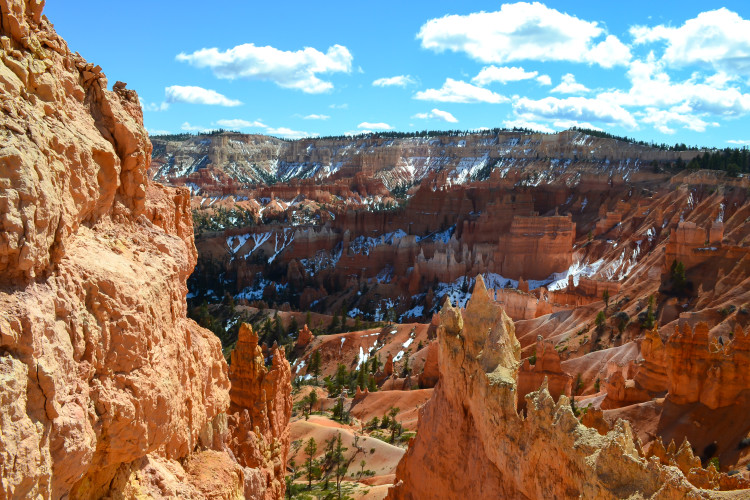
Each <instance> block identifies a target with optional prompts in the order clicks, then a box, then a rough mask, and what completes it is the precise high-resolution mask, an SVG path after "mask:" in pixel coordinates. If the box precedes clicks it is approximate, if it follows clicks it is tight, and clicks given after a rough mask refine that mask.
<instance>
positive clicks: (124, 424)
mask: <svg viewBox="0 0 750 500" xmlns="http://www.w3.org/2000/svg"><path fill="white" fill-rule="evenodd" d="M43 5H44V2H43V1H37V0H34V1H32V0H0V13H1V14H0V88H1V89H2V91H0V105H1V106H2V109H3V112H2V113H0V401H2V403H1V404H0V429H1V431H0V498H101V497H103V496H114V497H116V498H119V497H123V498H162V497H171V498H196V499H198V498H242V497H243V496H244V494H245V488H244V484H243V483H244V481H245V472H244V471H243V469H242V467H240V466H239V465H237V463H236V462H235V461H234V459H233V458H232V456H231V455H230V454H229V453H227V452H226V451H224V450H222V449H221V434H222V433H224V432H226V416H225V415H224V413H223V412H224V411H225V410H226V409H227V408H228V407H229V402H230V401H229V378H228V373H227V364H226V362H225V361H224V358H223V356H222V353H221V346H220V343H219V340H218V339H217V338H216V337H215V336H214V335H213V334H212V333H211V332H209V331H208V330H205V329H203V328H200V327H198V325H196V324H195V322H193V321H192V320H189V319H187V318H186V305H185V295H186V293H187V287H186V284H185V283H186V279H187V277H188V275H189V274H190V273H191V271H192V270H193V268H194V266H195V262H196V251H195V246H194V243H193V228H192V219H191V215H190V205H189V195H188V192H187V190H180V191H176V190H173V189H167V188H165V187H163V186H161V185H158V184H152V183H150V182H149V181H148V180H147V175H146V172H147V169H148V167H149V158H150V154H151V144H150V142H149V139H148V136H147V134H146V131H145V129H144V128H143V123H142V114H141V109H140V105H139V102H138V96H137V95H136V93H135V92H134V91H131V90H127V89H126V88H125V84H123V83H119V82H118V83H116V84H115V85H114V86H113V88H112V90H107V80H106V77H105V76H104V74H103V73H102V71H101V68H99V67H98V66H95V65H93V64H90V63H87V62H86V61H85V60H84V59H83V58H82V57H81V56H79V55H78V54H76V53H71V51H70V50H69V49H68V47H67V45H66V43H65V42H64V41H63V40H62V39H61V38H60V37H59V36H58V35H57V34H56V33H55V31H54V29H53V28H52V25H51V24H50V23H49V21H48V20H47V19H46V18H45V17H44V16H42V7H43ZM212 447H213V448H216V449H215V450H211V449H209V448H212Z"/></svg>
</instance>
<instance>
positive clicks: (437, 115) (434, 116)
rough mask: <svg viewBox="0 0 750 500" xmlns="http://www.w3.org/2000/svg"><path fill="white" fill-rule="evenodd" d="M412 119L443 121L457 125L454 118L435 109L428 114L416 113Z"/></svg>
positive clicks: (445, 112)
mask: <svg viewBox="0 0 750 500" xmlns="http://www.w3.org/2000/svg"><path fill="white" fill-rule="evenodd" d="M413 118H419V119H421V120H443V121H444V122H448V123H458V120H457V119H456V117H455V116H453V115H452V114H450V113H449V112H447V111H441V110H439V109H437V108H433V109H432V111H430V112H428V113H417V114H416V115H414V116H413Z"/></svg>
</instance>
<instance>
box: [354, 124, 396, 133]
mask: <svg viewBox="0 0 750 500" xmlns="http://www.w3.org/2000/svg"><path fill="white" fill-rule="evenodd" d="M357 128H360V129H374V130H391V129H393V127H392V126H390V125H388V124H387V123H383V122H375V123H373V122H362V123H360V124H359V125H357ZM364 132H368V133H369V132H371V130H366V131H362V132H360V133H364Z"/></svg>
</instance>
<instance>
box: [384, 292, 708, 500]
mask: <svg viewBox="0 0 750 500" xmlns="http://www.w3.org/2000/svg"><path fill="white" fill-rule="evenodd" d="M440 318H441V324H440V326H439V327H438V342H439V348H440V350H439V359H440V362H439V365H440V383H439V384H438V386H437V387H436V388H435V392H434V393H433V397H432V399H431V400H430V401H429V402H428V403H427V404H426V405H425V407H424V408H423V410H422V412H421V414H420V421H419V427H418V432H417V437H416V438H415V439H414V441H413V442H412V443H411V444H410V447H409V450H408V451H407V453H406V455H404V457H403V458H402V460H401V462H400V463H399V466H398V469H397V472H396V484H395V486H394V487H392V488H391V489H390V490H389V495H388V498H390V499H439V498H453V497H456V498H458V497H461V498H477V499H484V498H487V499H489V498H518V499H526V498H612V499H614V498H629V497H633V498H635V497H638V498H641V497H645V498H674V499H677V498H686V497H692V498H711V497H712V496H716V497H717V498H718V495H720V494H717V493H715V492H713V491H708V490H700V489H698V488H697V487H695V486H693V485H692V484H691V483H690V482H688V480H687V479H686V477H685V475H684V473H683V471H681V470H680V469H679V468H677V467H669V466H663V465H661V464H660V463H659V462H658V461H657V460H653V459H651V460H649V459H646V458H645V457H644V456H643V453H642V451H641V450H640V447H639V446H638V444H637V443H635V442H634V438H633V432H632V430H631V429H630V426H629V425H628V424H627V423H626V422H624V421H618V423H617V424H616V426H615V429H614V430H613V431H611V432H609V433H607V434H606V435H600V434H599V432H597V431H596V430H595V429H590V428H588V427H585V426H583V425H582V424H580V423H579V422H578V421H577V419H576V418H575V416H574V415H573V412H572V410H571V409H570V406H569V400H568V398H567V397H565V396H562V397H560V400H559V401H558V403H557V404H555V402H554V401H553V399H552V397H551V396H550V394H549V391H548V390H547V388H546V387H543V388H542V389H541V390H539V391H537V392H534V393H531V394H529V395H528V396H527V397H526V403H527V415H526V417H525V418H522V417H520V416H519V415H518V413H517V411H516V405H515V399H516V394H515V393H516V388H517V386H516V382H515V379H516V375H517V372H518V366H519V353H520V346H519V344H518V341H517V340H516V337H515V329H514V326H513V322H512V321H511V320H510V319H509V318H508V317H507V315H505V313H504V312H503V311H502V309H501V308H500V306H498V305H496V304H495V303H494V302H492V301H491V300H490V298H489V297H488V295H487V292H486V290H485V289H484V287H483V283H482V281H481V278H478V279H477V285H476V286H475V290H474V294H473V296H472V298H471V300H470V302H469V304H468V306H467V308H466V310H465V312H462V311H460V310H458V309H456V308H454V307H452V306H451V305H450V304H449V303H448V304H446V306H445V307H444V308H443V310H442V311H441V313H440ZM435 450H440V453H436V452H435ZM689 458H690V462H691V463H692V462H694V460H692V458H693V457H692V454H691V456H690V457H689ZM685 472H687V473H690V472H691V471H690V470H687V471H685Z"/></svg>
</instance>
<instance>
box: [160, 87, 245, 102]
mask: <svg viewBox="0 0 750 500" xmlns="http://www.w3.org/2000/svg"><path fill="white" fill-rule="evenodd" d="M164 93H165V95H166V100H167V102H168V103H173V102H186V103H190V104H209V105H214V106H228V107H232V106H240V105H241V104H242V102H241V101H238V100H235V99H229V98H228V97H226V96H224V95H222V94H219V93H218V92H216V91H215V90H210V89H204V88H202V87H192V86H185V87H183V86H181V85H172V86H171V87H167V88H165V89H164Z"/></svg>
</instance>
